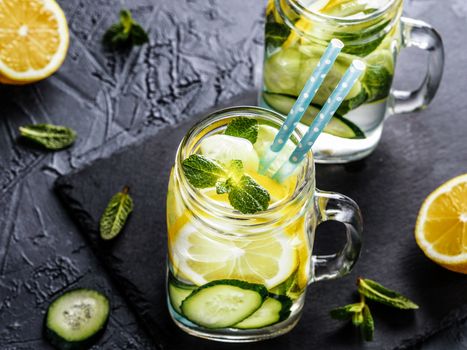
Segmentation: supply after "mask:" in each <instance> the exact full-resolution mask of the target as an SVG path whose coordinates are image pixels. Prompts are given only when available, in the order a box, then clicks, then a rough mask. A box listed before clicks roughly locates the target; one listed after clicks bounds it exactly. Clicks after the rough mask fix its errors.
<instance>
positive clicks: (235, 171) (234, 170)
mask: <svg viewBox="0 0 467 350" xmlns="http://www.w3.org/2000/svg"><path fill="white" fill-rule="evenodd" d="M228 172H229V176H230V177H231V178H233V179H234V180H236V181H238V180H240V178H241V177H242V175H243V173H244V171H243V162H242V161H241V160H237V159H235V160H231V161H230V164H229V168H228Z"/></svg>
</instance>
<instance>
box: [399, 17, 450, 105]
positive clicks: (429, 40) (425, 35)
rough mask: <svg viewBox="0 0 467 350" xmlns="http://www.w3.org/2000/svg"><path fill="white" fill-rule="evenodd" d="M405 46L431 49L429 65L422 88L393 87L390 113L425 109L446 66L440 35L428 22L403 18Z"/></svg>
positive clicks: (434, 93)
mask: <svg viewBox="0 0 467 350" xmlns="http://www.w3.org/2000/svg"><path fill="white" fill-rule="evenodd" d="M401 26H402V46H403V47H417V48H419V49H421V50H425V51H427V52H428V67H427V71H426V75H425V79H424V80H423V82H422V84H421V85H420V87H419V88H418V89H416V90H413V91H404V90H393V91H392V106H391V108H390V113H391V114H404V113H410V112H414V111H418V110H421V109H425V108H426V107H427V106H428V105H429V104H430V102H431V100H433V97H434V96H435V95H436V91H437V90H438V87H439V84H440V82H441V78H442V76H443V69H444V46H443V41H442V39H441V36H440V35H439V34H438V32H437V31H436V30H435V29H434V28H433V27H431V26H430V25H429V24H428V23H425V22H423V21H419V20H415V19H411V18H406V17H402V18H401Z"/></svg>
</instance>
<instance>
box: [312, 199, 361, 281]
mask: <svg viewBox="0 0 467 350" xmlns="http://www.w3.org/2000/svg"><path fill="white" fill-rule="evenodd" d="M315 210H316V212H317V213H318V218H317V220H318V221H317V224H318V225H319V224H321V223H323V222H325V221H331V220H332V221H338V222H341V223H343V224H344V225H345V228H346V234H347V242H346V244H345V246H344V248H343V249H342V250H341V251H340V252H338V253H335V254H330V255H313V256H312V259H311V262H312V271H314V274H313V277H312V278H311V280H310V282H315V281H320V280H327V279H332V278H336V277H340V276H343V275H346V274H347V273H349V272H350V270H351V269H352V267H353V265H354V264H355V263H356V261H357V259H358V257H359V255H360V250H361V246H362V231H363V224H362V222H363V221H362V215H361V213H360V209H359V207H358V205H357V203H355V202H354V201H353V200H352V199H350V198H349V197H346V196H344V195H341V194H339V193H333V192H323V191H319V190H316V192H315Z"/></svg>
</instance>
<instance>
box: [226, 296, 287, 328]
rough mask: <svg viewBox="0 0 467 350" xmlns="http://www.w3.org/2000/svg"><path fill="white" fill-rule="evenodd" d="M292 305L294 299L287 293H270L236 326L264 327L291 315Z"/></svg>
mask: <svg viewBox="0 0 467 350" xmlns="http://www.w3.org/2000/svg"><path fill="white" fill-rule="evenodd" d="M291 306H292V300H291V299H290V298H288V297H286V296H285V295H275V294H269V297H268V298H267V299H266V300H265V301H264V303H263V305H261V307H260V308H259V309H258V310H256V311H255V313H254V314H253V315H251V316H250V317H248V318H246V319H244V320H243V321H241V322H240V323H237V324H236V325H235V326H234V328H240V329H252V328H262V327H266V326H270V325H272V324H274V323H277V322H280V321H283V320H285V319H286V318H287V317H289V315H290V308H291Z"/></svg>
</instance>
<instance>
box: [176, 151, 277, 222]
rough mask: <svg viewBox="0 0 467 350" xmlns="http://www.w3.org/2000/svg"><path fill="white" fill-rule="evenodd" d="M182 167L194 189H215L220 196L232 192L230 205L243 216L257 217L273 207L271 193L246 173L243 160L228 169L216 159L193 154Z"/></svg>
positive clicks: (233, 162)
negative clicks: (259, 213)
mask: <svg viewBox="0 0 467 350" xmlns="http://www.w3.org/2000/svg"><path fill="white" fill-rule="evenodd" d="M182 168H183V171H184V173H185V176H186V178H187V179H188V181H189V182H190V184H191V185H192V186H194V187H196V188H209V187H215V188H216V192H217V193H218V194H224V193H228V196H229V202H230V205H232V207H233V208H234V209H236V210H238V211H240V212H241V213H243V214H254V213H256V212H258V211H262V210H266V209H267V208H268V206H269V201H270V199H271V197H270V195H269V192H268V191H267V190H266V189H264V188H263V187H261V186H260V185H259V184H258V183H257V182H256V181H255V180H254V179H253V178H252V177H250V176H248V175H246V174H245V173H244V169H243V163H242V161H241V160H232V161H231V162H230V163H229V165H228V166H225V165H223V164H221V163H219V162H217V161H215V160H214V159H211V158H208V157H205V156H202V155H199V154H192V155H191V156H189V157H188V158H187V159H185V160H184V161H183V162H182Z"/></svg>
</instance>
